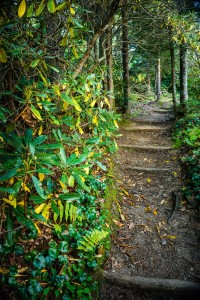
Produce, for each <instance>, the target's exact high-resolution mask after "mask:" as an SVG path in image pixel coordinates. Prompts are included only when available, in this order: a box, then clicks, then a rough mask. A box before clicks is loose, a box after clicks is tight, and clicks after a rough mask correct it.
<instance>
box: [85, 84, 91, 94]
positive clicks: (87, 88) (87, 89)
mask: <svg viewBox="0 0 200 300" xmlns="http://www.w3.org/2000/svg"><path fill="white" fill-rule="evenodd" d="M85 89H86V92H87V93H89V91H90V88H89V86H88V84H87V83H86V84H85Z"/></svg>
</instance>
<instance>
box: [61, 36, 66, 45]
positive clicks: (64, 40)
mask: <svg viewBox="0 0 200 300" xmlns="http://www.w3.org/2000/svg"><path fill="white" fill-rule="evenodd" d="M66 45H67V35H65V36H64V37H63V39H62V41H61V42H60V46H63V47H65V46H66Z"/></svg>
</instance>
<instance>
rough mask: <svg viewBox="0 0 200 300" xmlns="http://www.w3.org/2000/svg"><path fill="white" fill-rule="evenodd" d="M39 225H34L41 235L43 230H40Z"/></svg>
mask: <svg viewBox="0 0 200 300" xmlns="http://www.w3.org/2000/svg"><path fill="white" fill-rule="evenodd" d="M37 223H38V222H37ZM37 223H34V225H35V228H36V229H37V232H38V234H41V230H40V228H39V227H38V225H37Z"/></svg>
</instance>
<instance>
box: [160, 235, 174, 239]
mask: <svg viewBox="0 0 200 300" xmlns="http://www.w3.org/2000/svg"><path fill="white" fill-rule="evenodd" d="M161 238H165V239H176V238H177V236H176V235H163V236H161Z"/></svg>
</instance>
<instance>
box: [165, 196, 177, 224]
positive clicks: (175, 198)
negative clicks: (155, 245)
mask: <svg viewBox="0 0 200 300" xmlns="http://www.w3.org/2000/svg"><path fill="white" fill-rule="evenodd" d="M172 198H173V199H174V200H175V205H174V209H173V211H172V214H171V216H170V217H169V219H168V221H167V223H169V224H171V222H172V219H173V217H174V215H175V212H176V210H177V209H178V206H179V197H178V195H177V194H175V193H174V192H172Z"/></svg>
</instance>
